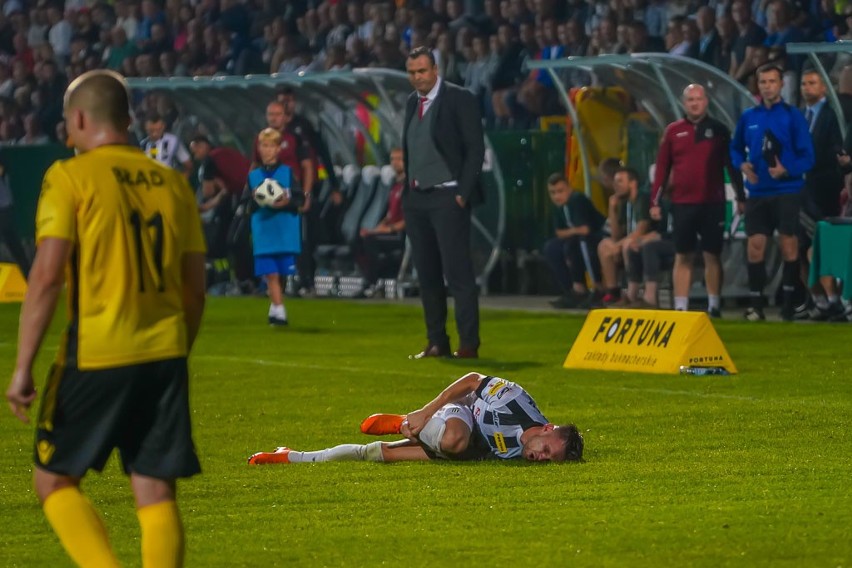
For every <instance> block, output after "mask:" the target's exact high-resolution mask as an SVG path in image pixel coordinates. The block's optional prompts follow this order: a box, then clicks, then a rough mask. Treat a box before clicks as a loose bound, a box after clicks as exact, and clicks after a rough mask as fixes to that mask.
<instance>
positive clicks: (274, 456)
mask: <svg viewBox="0 0 852 568" xmlns="http://www.w3.org/2000/svg"><path fill="white" fill-rule="evenodd" d="M248 462H249V465H266V464H272V463H290V448H286V447H281V448H275V451H274V452H258V453H256V454H254V455H253V456H251V457H250V458H249V459H248Z"/></svg>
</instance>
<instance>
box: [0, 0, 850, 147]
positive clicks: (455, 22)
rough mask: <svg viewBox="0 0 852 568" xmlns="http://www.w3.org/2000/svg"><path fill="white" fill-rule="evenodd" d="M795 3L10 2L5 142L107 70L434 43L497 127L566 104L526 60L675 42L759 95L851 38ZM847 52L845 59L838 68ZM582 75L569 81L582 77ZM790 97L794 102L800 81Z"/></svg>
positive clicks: (238, 64) (45, 136)
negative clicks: (760, 71)
mask: <svg viewBox="0 0 852 568" xmlns="http://www.w3.org/2000/svg"><path fill="white" fill-rule="evenodd" d="M836 5H837V6H839V3H838V4H835V3H834V2H829V1H828V0H823V1H821V2H802V1H797V2H792V3H788V2H787V1H786V0H753V1H750V2H749V1H746V0H733V1H731V0H709V1H708V2H707V3H704V2H699V1H698V0H681V1H672V2H666V1H661V0H650V1H649V0H609V1H601V0H599V1H588V2H586V1H582V0H567V1H564V2H562V1H557V0H526V1H525V0H464V1H463V0H437V1H434V2H432V1H428V2H427V1H423V0H408V1H403V0H396V1H391V0H375V1H372V0H366V1H365V0H325V1H319V0H293V1H283V0H247V1H245V2H243V1H240V0H219V1H218V2H217V1H216V0H189V1H186V0H185V1H180V0H166V1H165V2H160V1H158V0H115V1H113V2H103V1H92V0H68V1H67V2H65V3H64V4H63V3H62V2H61V1H60V0H55V1H46V0H38V1H36V0H4V1H3V2H2V9H0V143H3V144H15V143H20V144H37V143H40V142H44V141H45V140H57V139H59V138H62V137H63V136H64V134H63V132H64V131H63V130H62V128H61V126H60V122H61V118H62V117H61V102H62V101H61V99H62V93H63V91H64V88H65V86H67V84H68V83H69V82H70V81H71V80H73V79H74V78H75V77H77V76H79V75H80V74H81V73H82V72H84V71H86V70H90V69H94V68H108V69H113V70H116V71H119V72H121V73H122V74H123V75H125V76H127V77H150V76H153V77H156V76H163V77H169V76H196V75H217V74H228V75H242V74H246V73H276V72H278V73H294V72H301V71H307V72H310V71H320V70H335V69H347V68H353V67H365V66H374V67H384V68H392V69H399V70H402V69H403V68H404V62H405V57H406V55H407V53H408V51H409V50H410V49H411V47H412V46H418V45H428V46H430V47H431V48H433V50H434V53H435V56H436V59H437V62H438V66H439V69H440V72H441V75H442V76H443V77H445V78H446V79H448V80H449V81H452V82H455V83H459V84H463V85H464V86H466V87H467V88H469V89H471V90H472V91H473V92H474V93H476V94H477V96H478V97H479V99H480V101H481V103H482V106H483V111H484V116H485V117H486V119H487V121H488V123H489V124H490V125H496V126H500V125H513V126H516V125H521V126H523V125H527V124H529V123H530V122H531V121H532V119H534V118H535V117H537V116H539V115H541V114H547V113H551V112H558V110H559V109H558V103H557V98H556V95H555V90H554V89H553V85H552V83H551V82H550V80H549V78H548V77H547V76H545V75H543V74H541V75H540V74H536V73H526V72H525V71H524V70H523V63H524V61H525V60H526V59H528V58H537V59H555V58H560V57H567V56H584V55H589V56H592V55H599V54H610V53H636V52H669V53H672V54H678V55H684V56H688V57H694V58H697V59H699V60H701V61H704V62H706V63H709V64H711V65H715V66H716V67H718V68H720V69H722V70H723V71H725V72H728V73H730V74H731V75H732V76H733V77H735V78H736V79H737V80H739V81H741V82H742V83H743V84H745V85H747V86H748V87H749V88H750V89H751V90H752V91H753V92H754V93H757V90H756V84H755V81H754V74H753V71H754V70H755V69H756V68H757V67H759V66H760V65H761V64H763V63H766V62H767V61H774V62H776V63H779V64H781V65H784V66H785V67H786V69H787V70H788V71H789V72H790V73H793V72H796V71H797V70H798V68H797V67H798V65H799V64H800V62H799V61H797V60H795V59H794V58H792V57H791V58H788V57H787V56H786V55H785V51H784V46H785V45H786V44H787V43H789V42H795V41H836V40H842V39H848V38H849V37H850V27H849V25H847V23H849V22H852V6H845V7H844V8H843V13H839V12H838V9H836V8H835V6H836ZM845 63H848V58H846V57H838V58H837V62H836V65H835V68H834V70H833V73H834V74H835V75H837V73H839V70H840V69H841V68H842V66H843V65H844V64H845ZM584 80H586V78H584V77H583V76H582V75H581V74H577V75H575V76H573V77H572V81H574V82H575V83H582V82H583V81H584ZM787 85H788V91H787V92H785V94H784V95H785V100H788V101H790V102H794V100H795V98H796V89H795V85H796V81H787Z"/></svg>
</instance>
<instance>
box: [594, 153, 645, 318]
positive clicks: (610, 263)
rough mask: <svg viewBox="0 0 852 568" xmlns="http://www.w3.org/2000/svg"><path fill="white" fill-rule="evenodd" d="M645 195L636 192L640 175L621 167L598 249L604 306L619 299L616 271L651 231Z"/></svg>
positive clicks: (616, 176)
mask: <svg viewBox="0 0 852 568" xmlns="http://www.w3.org/2000/svg"><path fill="white" fill-rule="evenodd" d="M649 210H650V203H649V200H648V196H647V195H645V194H641V193H639V175H638V174H637V173H636V171H635V170H633V169H632V168H625V167H622V168H620V169H619V170H618V172H617V173H616V174H615V194H614V195H613V196H612V197H610V198H609V210H608V215H607V218H608V221H609V231H610V236H609V237H607V238H605V239H603V240H602V241H601V243H600V245H599V246H598V257H599V258H600V263H601V274H602V279H603V286H604V288H605V290H606V294H605V295H604V297H603V299H602V301H603V303H604V305H609V304H613V303H615V302H617V301H618V300H619V299H620V298H621V285H620V284H619V283H618V269H619V267H622V266H626V264H627V261H626V259H627V255H628V252H629V251H630V249H631V248H635V247H636V245H637V243H640V242H642V239H643V237H644V236H645V235H646V234H647V233H648V232H649V231H650V230H651V218H650V215H649Z"/></svg>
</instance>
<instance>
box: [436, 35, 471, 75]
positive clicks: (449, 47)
mask: <svg viewBox="0 0 852 568" xmlns="http://www.w3.org/2000/svg"><path fill="white" fill-rule="evenodd" d="M433 53H434V55H435V62H436V63H437V64H438V74H439V75H440V76H441V78H443V79H444V80H446V81H449V82H451V83H455V84H457V85H458V84H461V82H462V75H461V71H462V68H463V67H464V59H463V58H462V56H461V54H459V53H457V52H456V49H455V45H454V43H453V36H452V34H451V33H450V32H447V31H445V32H441V34H440V35H438V39H437V42H436V47H435V50H434V51H433Z"/></svg>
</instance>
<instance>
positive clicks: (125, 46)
mask: <svg viewBox="0 0 852 568" xmlns="http://www.w3.org/2000/svg"><path fill="white" fill-rule="evenodd" d="M110 39H111V43H110V46H109V47H108V48H107V49H106V50H104V54H103V63H104V65H105V66H106V68H107V69H112V70H114V71H119V70H121V68H122V66H123V64H124V60H125V59H127V58H128V57H136V54H137V53H138V50H137V49H136V44H135V43H133V42H132V41H130V40H129V39H128V38H127V33H126V32H125V31H124V28H123V27H121V26H115V27H114V28H113V29H112V31H111V32H110Z"/></svg>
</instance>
